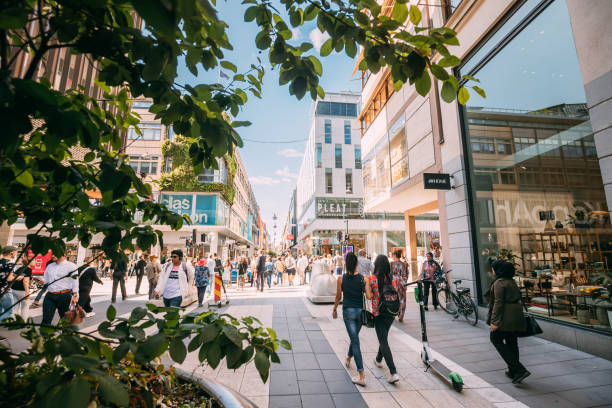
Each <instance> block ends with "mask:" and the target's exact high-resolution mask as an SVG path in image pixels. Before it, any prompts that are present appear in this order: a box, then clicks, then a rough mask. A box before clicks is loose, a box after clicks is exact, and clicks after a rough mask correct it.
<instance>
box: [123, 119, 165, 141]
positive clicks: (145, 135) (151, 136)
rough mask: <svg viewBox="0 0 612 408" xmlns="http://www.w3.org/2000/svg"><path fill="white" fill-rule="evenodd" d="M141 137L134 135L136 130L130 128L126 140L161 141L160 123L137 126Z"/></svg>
mask: <svg viewBox="0 0 612 408" xmlns="http://www.w3.org/2000/svg"><path fill="white" fill-rule="evenodd" d="M138 127H139V128H140V131H141V132H142V135H139V134H138V133H136V129H134V128H133V127H131V128H130V129H129V130H128V139H130V140H137V139H139V140H160V139H161V123H154V122H142V123H140V125H138Z"/></svg>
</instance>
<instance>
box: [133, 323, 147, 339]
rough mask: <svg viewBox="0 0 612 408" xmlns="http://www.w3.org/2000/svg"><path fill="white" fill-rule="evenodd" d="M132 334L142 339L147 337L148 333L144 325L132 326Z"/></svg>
mask: <svg viewBox="0 0 612 408" xmlns="http://www.w3.org/2000/svg"><path fill="white" fill-rule="evenodd" d="M130 334H131V335H132V336H133V337H134V338H135V339H136V340H138V341H142V340H144V339H145V337H146V333H145V331H144V329H143V328H142V327H135V326H132V327H130Z"/></svg>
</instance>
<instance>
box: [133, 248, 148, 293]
mask: <svg viewBox="0 0 612 408" xmlns="http://www.w3.org/2000/svg"><path fill="white" fill-rule="evenodd" d="M146 266H147V261H146V260H145V256H144V255H140V259H139V260H138V262H136V265H134V272H135V273H136V294H137V295H138V292H140V284H141V283H142V277H143V276H144V273H145V267H146Z"/></svg>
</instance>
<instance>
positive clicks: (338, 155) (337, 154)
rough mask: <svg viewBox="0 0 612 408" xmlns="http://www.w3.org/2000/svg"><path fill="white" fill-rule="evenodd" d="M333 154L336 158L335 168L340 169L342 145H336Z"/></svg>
mask: <svg viewBox="0 0 612 408" xmlns="http://www.w3.org/2000/svg"><path fill="white" fill-rule="evenodd" d="M334 156H335V158H336V168H337V169H341V168H342V145H340V144H337V145H336V149H335V154H334Z"/></svg>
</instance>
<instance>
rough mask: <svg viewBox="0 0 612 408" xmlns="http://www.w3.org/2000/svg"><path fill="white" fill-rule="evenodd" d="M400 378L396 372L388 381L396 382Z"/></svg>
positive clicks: (390, 382)
mask: <svg viewBox="0 0 612 408" xmlns="http://www.w3.org/2000/svg"><path fill="white" fill-rule="evenodd" d="M399 380H400V377H399V375H397V373H396V374H393V375H392V376H391V377H389V379H388V380H387V381H388V382H389V384H395V383H396V382H398V381H399Z"/></svg>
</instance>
